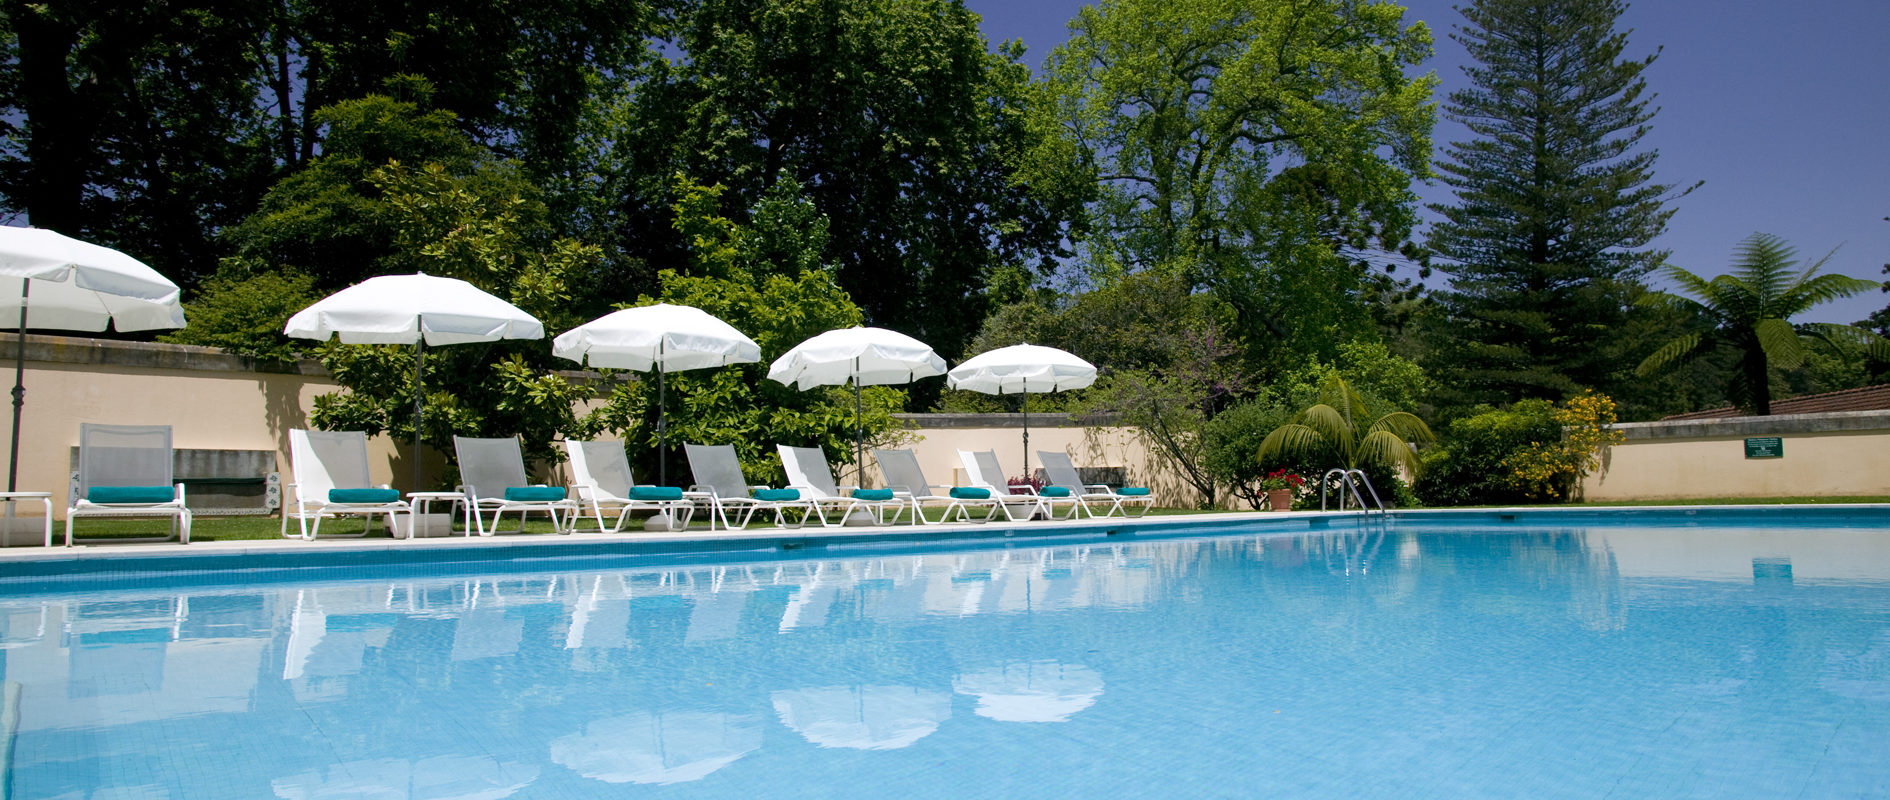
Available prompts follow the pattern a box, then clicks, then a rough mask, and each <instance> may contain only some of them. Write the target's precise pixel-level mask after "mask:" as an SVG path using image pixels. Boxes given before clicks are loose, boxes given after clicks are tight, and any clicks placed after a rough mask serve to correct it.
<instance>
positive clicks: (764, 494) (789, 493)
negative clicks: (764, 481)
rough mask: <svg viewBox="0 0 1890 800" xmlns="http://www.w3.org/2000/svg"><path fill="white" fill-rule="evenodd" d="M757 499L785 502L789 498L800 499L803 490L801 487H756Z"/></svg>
mask: <svg viewBox="0 0 1890 800" xmlns="http://www.w3.org/2000/svg"><path fill="white" fill-rule="evenodd" d="M755 499H756V500H766V501H768V502H770V503H779V502H783V501H787V500H799V499H801V490H799V489H756V490H755Z"/></svg>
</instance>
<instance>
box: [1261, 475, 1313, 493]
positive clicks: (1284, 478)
mask: <svg viewBox="0 0 1890 800" xmlns="http://www.w3.org/2000/svg"><path fill="white" fill-rule="evenodd" d="M1305 485H1306V479H1305V478H1302V477H1300V476H1299V473H1296V472H1288V471H1286V470H1283V469H1276V470H1274V471H1272V472H1269V473H1267V476H1266V477H1264V478H1261V479H1260V489H1261V490H1262V491H1268V492H1271V491H1275V490H1278V489H1292V490H1293V491H1295V492H1297V491H1299V489H1300V487H1302V486H1305Z"/></svg>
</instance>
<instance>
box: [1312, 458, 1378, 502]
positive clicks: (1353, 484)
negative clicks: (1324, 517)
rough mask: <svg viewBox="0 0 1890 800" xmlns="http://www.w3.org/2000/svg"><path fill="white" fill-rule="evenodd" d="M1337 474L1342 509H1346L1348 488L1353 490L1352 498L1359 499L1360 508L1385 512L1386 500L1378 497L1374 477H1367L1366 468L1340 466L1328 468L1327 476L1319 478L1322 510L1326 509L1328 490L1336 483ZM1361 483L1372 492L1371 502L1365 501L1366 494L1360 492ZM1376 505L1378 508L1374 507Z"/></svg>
mask: <svg viewBox="0 0 1890 800" xmlns="http://www.w3.org/2000/svg"><path fill="white" fill-rule="evenodd" d="M1335 475H1336V476H1338V481H1337V485H1338V487H1339V510H1340V511H1344V510H1345V492H1346V490H1347V489H1350V490H1352V498H1353V499H1355V500H1357V501H1358V507H1359V508H1360V509H1363V510H1365V511H1373V510H1376V511H1377V512H1378V513H1380V514H1383V513H1385V501H1383V500H1380V499H1378V490H1377V489H1376V488H1374V487H1373V486H1372V479H1371V478H1368V477H1365V470H1362V469H1342V468H1339V467H1334V468H1332V469H1329V470H1326V474H1325V476H1324V477H1322V478H1320V479H1319V510H1320V511H1324V510H1326V490H1327V489H1328V488H1330V487H1332V486H1333V485H1334V481H1333V476H1335ZM1353 478H1357V481H1354V480H1353ZM1360 484H1364V486H1365V491H1367V492H1370V493H1371V498H1372V500H1371V503H1370V504H1367V503H1366V502H1365V495H1364V494H1362V493H1360V492H1359V490H1358V487H1359V485H1360ZM1374 506H1375V507H1376V508H1374Z"/></svg>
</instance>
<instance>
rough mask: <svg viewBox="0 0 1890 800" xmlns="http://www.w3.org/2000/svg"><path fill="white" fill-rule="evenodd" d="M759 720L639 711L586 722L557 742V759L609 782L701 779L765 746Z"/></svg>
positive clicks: (553, 752)
mask: <svg viewBox="0 0 1890 800" xmlns="http://www.w3.org/2000/svg"><path fill="white" fill-rule="evenodd" d="M760 722H761V721H760V720H759V719H757V718H755V717H750V716H745V715H737V714H723V713H715V712H702V711H681V712H673V713H661V712H643V711H640V712H637V713H634V714H626V715H624V716H620V717H610V718H608V719H600V720H594V721H591V722H587V723H584V728H583V730H582V731H580V732H578V733H573V734H570V735H568V736H561V737H559V738H557V739H555V740H553V741H552V743H551V760H552V761H555V762H557V763H558V764H560V765H562V766H564V767H566V768H568V769H570V770H571V771H573V772H576V773H577V774H579V775H583V776H584V777H586V778H590V779H592V780H599V781H603V782H605V783H647V784H657V785H669V784H674V783H688V782H689V781H695V780H701V779H702V778H705V777H708V775H709V774H710V773H712V772H715V771H716V770H719V769H721V768H723V767H726V766H728V765H730V764H733V763H735V762H736V761H738V760H740V759H741V757H742V756H745V755H748V754H749V753H751V752H754V751H755V750H756V749H759V748H760V747H761V725H760Z"/></svg>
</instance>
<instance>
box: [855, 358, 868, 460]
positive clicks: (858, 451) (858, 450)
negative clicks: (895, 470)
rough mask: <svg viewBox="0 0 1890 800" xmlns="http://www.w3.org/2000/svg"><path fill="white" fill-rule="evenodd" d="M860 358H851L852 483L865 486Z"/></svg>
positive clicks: (864, 444)
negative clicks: (861, 423)
mask: <svg viewBox="0 0 1890 800" xmlns="http://www.w3.org/2000/svg"><path fill="white" fill-rule="evenodd" d="M860 407H861V403H860V357H859V356H854V357H853V482H854V483H856V484H858V485H860V486H865V485H866V438H865V434H864V433H862V432H861V430H862V427H861V425H860Z"/></svg>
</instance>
